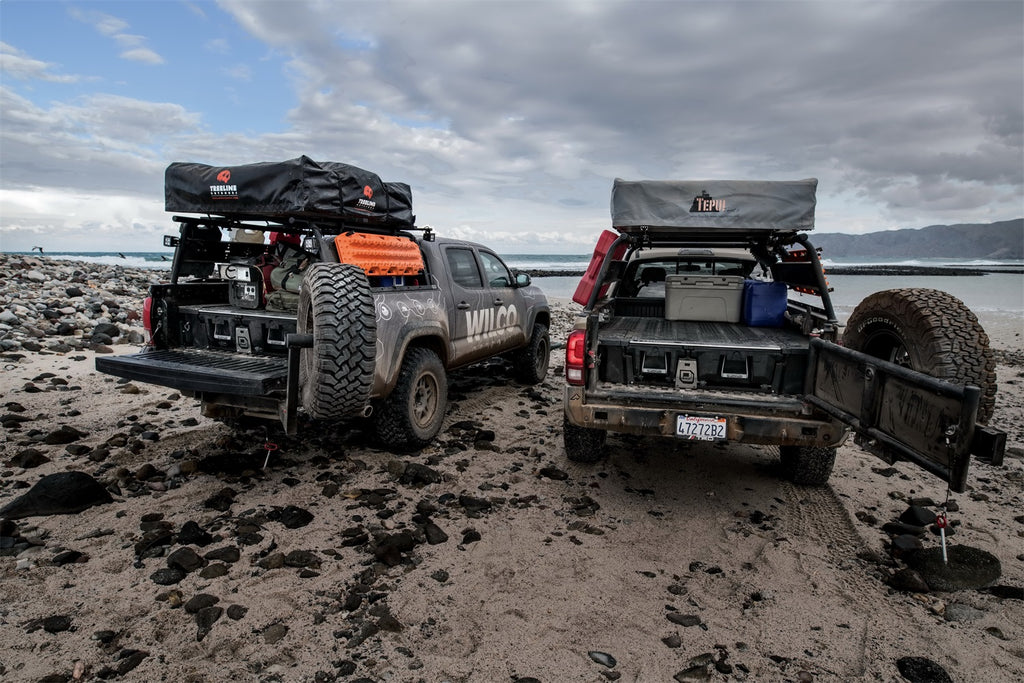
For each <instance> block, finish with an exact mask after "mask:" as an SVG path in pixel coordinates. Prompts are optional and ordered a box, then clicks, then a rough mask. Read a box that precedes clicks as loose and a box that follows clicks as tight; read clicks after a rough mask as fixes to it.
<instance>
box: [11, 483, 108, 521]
mask: <svg viewBox="0 0 1024 683" xmlns="http://www.w3.org/2000/svg"><path fill="white" fill-rule="evenodd" d="M113 501H114V499H113V498H111V497H110V493H108V492H107V490H106V489H105V488H103V485H102V484H100V483H99V482H98V481H96V480H95V479H93V478H92V477H90V476H89V475H88V474H86V473H84V472H58V473H57V474H48V475H46V476H45V477H43V478H42V479H40V480H39V481H37V482H36V483H35V485H34V486H33V487H32V488H31V489H29V490H28V491H27V492H26V493H24V494H23V495H21V496H19V497H17V498H15V499H14V500H12V501H11V502H10V503H8V504H7V505H5V506H4V507H3V508H0V517H4V518H6V519H23V518H25V517H36V516H44V515H70V514H75V513H77V512H81V511H82V510H87V509H88V508H91V507H92V506H93V505H103V504H106V503H112V502H113Z"/></svg>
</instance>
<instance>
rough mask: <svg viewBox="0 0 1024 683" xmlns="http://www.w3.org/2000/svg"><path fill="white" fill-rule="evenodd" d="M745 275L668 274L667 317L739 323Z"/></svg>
mask: <svg viewBox="0 0 1024 683" xmlns="http://www.w3.org/2000/svg"><path fill="white" fill-rule="evenodd" d="M742 301H743V278H742V277H741V276H739V275H669V276H668V277H666V278H665V318H666V319H667V320H705V321H709V322H722V323H738V322H739V321H740V319H741V314H742V310H743V309H742V307H741V303H742Z"/></svg>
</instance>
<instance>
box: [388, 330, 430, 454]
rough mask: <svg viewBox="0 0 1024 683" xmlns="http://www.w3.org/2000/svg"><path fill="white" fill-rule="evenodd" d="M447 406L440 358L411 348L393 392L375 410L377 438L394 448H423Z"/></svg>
mask: <svg viewBox="0 0 1024 683" xmlns="http://www.w3.org/2000/svg"><path fill="white" fill-rule="evenodd" d="M447 406H448V379H447V377H446V376H445V373H444V365H443V364H442V363H441V359H440V358H438V357H437V354H436V353H434V352H433V351H431V350H430V349H424V348H411V349H409V351H408V352H407V353H406V354H405V359H404V360H403V361H402V369H401V370H400V371H399V374H398V383H397V384H396V385H395V389H394V391H392V392H391V395H390V396H388V397H387V399H385V400H384V401H383V403H382V404H381V406H380V410H379V412H378V413H377V416H376V420H375V421H374V427H375V428H376V430H377V437H378V438H379V439H380V440H381V442H383V443H384V445H385V446H387V447H389V448H391V449H394V450H416V449H418V448H423V447H424V446H426V445H427V444H428V443H430V442H431V441H432V440H433V439H434V437H435V436H437V433H438V432H439V431H441V423H442V422H443V421H444V413H445V409H446V408H447Z"/></svg>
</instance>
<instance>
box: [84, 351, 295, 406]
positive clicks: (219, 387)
mask: <svg viewBox="0 0 1024 683" xmlns="http://www.w3.org/2000/svg"><path fill="white" fill-rule="evenodd" d="M96 369H97V370H99V371H100V372H104V373H107V374H108V375H115V376H117V377H124V378H127V379H131V380H136V381H139V382H146V383H148V384H158V385H160V386H165V387H171V388H174V389H178V390H181V391H199V392H216V393H219V394H237V395H244V396H262V395H266V394H268V393H270V392H272V391H276V390H283V389H284V388H285V386H286V384H287V381H288V362H287V358H286V357H284V356H282V357H280V358H277V357H270V356H258V357H254V356H248V357H242V356H239V355H237V354H230V353H219V352H215V351H194V350H192V351H182V350H164V351H147V352H143V353H138V354H135V355H131V356H110V357H99V358H97V359H96Z"/></svg>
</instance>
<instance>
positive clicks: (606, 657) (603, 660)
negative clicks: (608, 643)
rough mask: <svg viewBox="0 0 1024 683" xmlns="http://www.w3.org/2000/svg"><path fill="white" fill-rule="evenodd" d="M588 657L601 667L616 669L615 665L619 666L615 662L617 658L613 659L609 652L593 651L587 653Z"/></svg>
mask: <svg viewBox="0 0 1024 683" xmlns="http://www.w3.org/2000/svg"><path fill="white" fill-rule="evenodd" d="M587 656H588V657H590V659H591V660H593V661H595V662H597V663H598V664H600V665H601V666H606V667H608V668H609V669H613V668H615V665H616V664H618V662H616V661H615V657H612V656H611V655H610V654H608V653H607V652H598V651H597V650H591V651H590V652H588V653H587Z"/></svg>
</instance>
